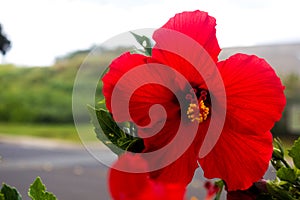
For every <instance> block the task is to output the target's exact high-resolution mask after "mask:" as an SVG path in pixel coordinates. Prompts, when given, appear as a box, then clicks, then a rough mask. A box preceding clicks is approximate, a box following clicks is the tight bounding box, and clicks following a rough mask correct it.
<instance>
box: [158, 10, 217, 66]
mask: <svg viewBox="0 0 300 200" xmlns="http://www.w3.org/2000/svg"><path fill="white" fill-rule="evenodd" d="M215 26H216V20H215V18H213V17H211V16H209V15H208V13H206V12H202V11H199V10H196V11H194V12H183V13H179V14H176V15H175V16H174V17H172V18H171V19H169V21H168V22H167V23H166V24H165V25H164V26H162V28H164V29H171V30H174V31H178V32H180V33H183V34H185V35H187V36H189V37H191V38H192V39H194V40H195V41H197V42H198V43H199V44H200V45H202V46H203V47H204V49H205V50H206V51H207V52H208V53H209V54H210V56H211V57H212V59H213V60H214V61H215V62H216V61H217V60H218V55H219V53H220V47H219V44H218V41H217V38H216V29H215ZM170 36H172V35H170V33H169V32H164V31H162V30H161V29H158V30H157V31H156V32H154V34H153V39H154V40H155V41H156V43H157V44H158V45H159V44H160V43H164V40H166V39H167V38H170ZM173 41H174V43H176V42H177V41H176V40H173Z"/></svg>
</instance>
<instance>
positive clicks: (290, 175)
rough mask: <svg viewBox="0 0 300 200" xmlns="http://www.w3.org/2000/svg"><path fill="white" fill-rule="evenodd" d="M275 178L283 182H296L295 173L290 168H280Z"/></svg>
mask: <svg viewBox="0 0 300 200" xmlns="http://www.w3.org/2000/svg"><path fill="white" fill-rule="evenodd" d="M277 176H278V178H280V179H281V180H283V181H288V182H290V183H294V182H295V181H296V180H297V178H298V177H297V171H296V170H294V169H291V168H286V167H281V168H280V169H279V170H278V171H277Z"/></svg>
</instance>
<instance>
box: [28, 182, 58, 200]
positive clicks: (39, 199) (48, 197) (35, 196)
mask: <svg viewBox="0 0 300 200" xmlns="http://www.w3.org/2000/svg"><path fill="white" fill-rule="evenodd" d="M28 196H29V197H30V198H31V199H32V200H56V196H55V195H53V194H52V193H50V192H47V191H46V186H45V185H44V184H43V183H42V180H41V178H40V177H37V178H36V179H35V181H34V182H33V184H31V185H30V188H29V191H28Z"/></svg>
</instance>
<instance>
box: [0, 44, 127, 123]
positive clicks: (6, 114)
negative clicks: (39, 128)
mask: <svg viewBox="0 0 300 200" xmlns="http://www.w3.org/2000/svg"><path fill="white" fill-rule="evenodd" d="M123 50H124V49H123V48H118V49H115V50H110V51H109V50H103V49H101V52H98V54H95V55H92V56H89V57H88V59H87V53H88V52H89V50H86V51H76V52H73V53H70V54H68V55H66V56H64V57H61V58H58V59H57V61H56V63H55V64H54V65H53V66H50V67H17V66H13V65H0V90H1V93H0V122H26V123H71V122H73V117H72V90H73V84H74V79H75V77H76V73H77V70H78V69H79V67H80V66H81V65H82V63H83V62H84V66H85V67H86V68H87V69H86V72H87V73H90V75H91V76H95V74H93V71H89V69H88V68H89V67H91V65H93V66H94V67H97V68H103V69H105V68H106V67H107V66H108V65H109V63H110V62H111V60H112V59H113V58H114V57H116V56H118V55H120V53H121V52H123ZM99 78H100V77H99ZM85 84H87V87H88V86H89V84H95V83H89V80H86V82H85ZM97 92H98V94H97V95H96V96H97V97H99V99H100V98H101V84H99V89H98V90H97Z"/></svg>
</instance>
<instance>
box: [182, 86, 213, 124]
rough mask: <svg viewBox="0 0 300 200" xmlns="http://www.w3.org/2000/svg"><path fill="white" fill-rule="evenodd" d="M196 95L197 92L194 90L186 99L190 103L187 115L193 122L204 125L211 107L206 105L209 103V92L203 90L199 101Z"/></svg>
mask: <svg viewBox="0 0 300 200" xmlns="http://www.w3.org/2000/svg"><path fill="white" fill-rule="evenodd" d="M195 93H197V90H196V89H193V90H191V91H190V93H189V94H187V95H186V97H185V98H186V99H187V100H189V101H190V104H189V106H188V108H187V112H186V114H187V117H188V119H189V120H190V121H191V122H195V121H196V122H198V123H202V122H203V121H205V120H206V119H207V117H208V115H209V111H210V109H209V106H207V105H205V103H206V101H207V92H206V91H205V90H202V91H201V92H200V97H199V99H198V98H197V96H196V94H195ZM206 104H207V103H206Z"/></svg>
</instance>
